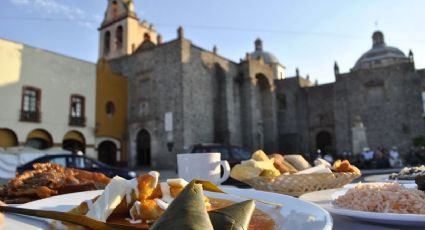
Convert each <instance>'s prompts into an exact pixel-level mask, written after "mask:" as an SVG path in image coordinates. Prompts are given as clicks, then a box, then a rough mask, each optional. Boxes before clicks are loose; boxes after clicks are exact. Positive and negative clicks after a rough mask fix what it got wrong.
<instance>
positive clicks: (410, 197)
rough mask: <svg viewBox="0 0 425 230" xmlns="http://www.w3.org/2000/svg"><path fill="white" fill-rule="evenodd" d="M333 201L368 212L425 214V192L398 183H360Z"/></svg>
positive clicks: (336, 204) (343, 206)
mask: <svg viewBox="0 0 425 230" xmlns="http://www.w3.org/2000/svg"><path fill="white" fill-rule="evenodd" d="M332 203H333V205H335V206H337V207H340V208H346V209H353V210H360V211H367V212H383V213H401V214H425V192H422V191H420V190H417V189H414V188H406V187H404V186H402V185H400V184H398V183H366V184H362V183H360V184H358V185H356V186H355V187H354V188H351V189H349V190H348V191H347V192H346V193H345V194H344V195H342V196H339V197H338V198H337V199H335V200H334V201H333V202H332Z"/></svg>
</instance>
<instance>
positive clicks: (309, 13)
mask: <svg viewBox="0 0 425 230" xmlns="http://www.w3.org/2000/svg"><path fill="white" fill-rule="evenodd" d="M134 2H135V5H136V12H137V14H138V16H139V18H140V19H141V20H143V19H145V20H147V21H148V22H149V23H153V24H154V25H155V27H156V29H157V31H158V32H159V33H161V34H162V35H163V38H164V40H165V41H167V40H172V39H174V38H175V37H176V29H177V27H178V26H179V25H182V26H183V27H184V28H185V36H186V37H187V38H189V39H190V40H192V41H193V43H195V44H196V45H198V46H201V47H203V48H205V49H212V47H213V46H214V45H216V46H217V47H218V49H219V53H220V54H221V55H222V56H224V57H227V58H229V59H231V60H234V61H238V60H239V59H240V58H242V57H244V56H245V53H246V52H251V51H253V49H254V45H253V42H254V40H255V39H256V38H257V37H260V38H261V39H262V40H263V43H264V45H263V46H264V49H265V50H267V51H269V52H272V53H273V54H275V56H277V57H278V59H279V60H280V62H281V63H282V64H283V65H285V66H286V69H287V71H286V72H287V75H288V76H293V75H294V74H295V68H296V67H298V68H299V69H300V72H301V75H306V74H309V75H310V78H311V79H313V80H314V79H318V81H319V83H326V82H331V81H334V75H333V63H334V61H337V62H338V64H339V66H340V70H341V72H348V71H349V70H350V68H351V67H353V65H354V64H355V62H356V60H357V59H358V58H359V57H360V56H361V55H362V54H363V53H364V52H365V51H367V50H368V49H369V48H371V45H372V41H371V35H372V33H373V32H374V31H375V30H376V29H379V30H381V31H383V32H384V35H385V41H386V43H387V45H390V46H395V47H398V48H400V49H401V50H402V51H403V52H404V53H405V54H407V53H408V51H409V49H412V51H413V53H414V55H415V63H416V67H417V68H425V29H423V23H424V22H425V13H423V12H424V9H425V1H423V0H403V1H399V0H351V1H348V0H321V1H317V0H298V1H289V0H263V1H258V0H214V1H207V0H203V1H202V0H134ZM106 3H107V0H0V37H1V38H6V39H9V40H13V41H17V42H22V43H25V44H28V45H31V46H35V47H38V48H43V49H47V50H51V51H54V52H58V53H61V54H65V55H69V56H72V57H76V58H79V59H83V60H88V61H91V62H96V60H97V57H98V31H97V28H98V26H99V25H100V22H101V20H102V18H103V14H104V12H105V9H106Z"/></svg>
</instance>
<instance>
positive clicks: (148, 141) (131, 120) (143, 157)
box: [98, 0, 285, 168]
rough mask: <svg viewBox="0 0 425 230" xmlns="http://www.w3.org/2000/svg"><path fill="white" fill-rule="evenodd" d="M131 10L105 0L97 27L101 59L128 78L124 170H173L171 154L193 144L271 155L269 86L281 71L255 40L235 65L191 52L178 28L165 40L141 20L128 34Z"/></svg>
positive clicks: (273, 126) (273, 120) (273, 128)
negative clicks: (241, 148) (236, 147)
mask: <svg viewBox="0 0 425 230" xmlns="http://www.w3.org/2000/svg"><path fill="white" fill-rule="evenodd" d="M133 9H134V6H133V2H132V1H124V0H122V1H109V3H108V9H107V11H106V13H105V20H104V22H103V23H102V26H101V28H100V29H99V30H100V52H99V54H100V58H101V59H104V60H106V61H107V63H108V65H109V66H110V68H111V70H112V71H113V72H114V73H116V74H119V75H122V76H126V77H127V78H128V118H127V119H128V120H127V126H128V135H127V137H126V143H127V146H128V157H127V161H128V163H129V165H130V166H137V165H138V166H140V165H149V166H152V167H160V168H173V167H175V164H176V153H181V152H185V151H188V148H189V147H190V146H191V145H192V144H196V143H227V144H233V145H241V146H244V147H247V148H248V149H251V150H254V149H265V150H266V151H269V152H273V151H277V150H278V146H277V137H278V135H277V133H278V130H277V127H278V126H277V111H276V96H275V94H276V93H275V92H276V86H275V81H276V80H278V79H280V78H284V74H285V72H284V70H285V69H284V66H283V65H281V64H280V63H279V62H278V60H277V59H276V58H275V57H274V56H273V55H272V54H270V53H268V52H265V51H263V47H262V41H261V40H260V39H257V40H256V41H255V51H254V52H251V53H248V54H246V57H245V59H243V60H241V61H240V62H239V63H236V62H233V61H231V60H229V59H226V58H224V57H222V56H220V55H219V54H218V51H217V48H213V49H212V50H211V51H209V50H205V49H203V48H200V47H198V46H196V45H195V44H193V43H192V41H190V40H189V39H187V38H185V37H184V30H183V28H179V29H178V31H177V38H176V39H174V40H171V41H168V42H162V38H161V36H160V35H158V34H157V33H156V32H155V30H154V27H153V26H151V25H148V24H147V23H146V22H139V23H138V24H137V25H138V27H140V28H138V29H134V28H137V26H135V25H136V23H133V21H139V20H138V18H137V16H136V14H135V13H134V11H133ZM131 27H132V28H133V29H134V30H131ZM133 33H135V34H137V35H138V36H139V37H142V38H143V39H141V40H137V39H134V40H131V39H132V38H133V37H137V36H136V35H134V34H133ZM129 47H132V48H129ZM98 77H102V76H98Z"/></svg>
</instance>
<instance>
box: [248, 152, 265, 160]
mask: <svg viewBox="0 0 425 230" xmlns="http://www.w3.org/2000/svg"><path fill="white" fill-rule="evenodd" d="M251 159H253V160H256V161H267V160H269V157H268V156H267V155H266V154H265V153H264V152H263V150H257V151H255V152H254V153H253V154H252V156H251Z"/></svg>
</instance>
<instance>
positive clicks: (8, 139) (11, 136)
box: [0, 129, 18, 148]
mask: <svg viewBox="0 0 425 230" xmlns="http://www.w3.org/2000/svg"><path fill="white" fill-rule="evenodd" d="M17 145H18V137H17V136H16V134H15V132H13V131H12V130H10V129H0V147H2V148H8V147H12V146H17Z"/></svg>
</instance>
